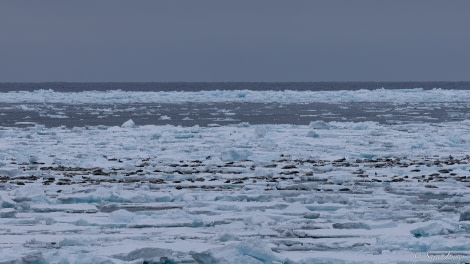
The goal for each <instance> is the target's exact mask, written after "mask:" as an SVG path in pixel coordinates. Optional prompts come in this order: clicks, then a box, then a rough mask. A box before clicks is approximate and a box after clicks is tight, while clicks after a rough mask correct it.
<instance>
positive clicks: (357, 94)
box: [0, 88, 470, 104]
mask: <svg viewBox="0 0 470 264" xmlns="http://www.w3.org/2000/svg"><path fill="white" fill-rule="evenodd" d="M465 101H470V90H446V89H440V88H435V89H432V90H424V89H422V88H415V89H397V90H387V89H383V88H381V89H375V90H365V89H364V90H355V91H349V90H341V91H293V90H284V91H252V90H215V91H199V92H182V91H178V92H177V91H175V92H136V91H122V90H109V91H83V92H55V91H53V90H36V91H33V92H28V91H17V92H7V93H1V97H0V102H1V103H66V104H85V103H93V104H108V103H116V104H119V103H185V102H246V103H273V102H278V103H310V102H323V103H348V102H393V103H424V102H426V103H429V102H465Z"/></svg>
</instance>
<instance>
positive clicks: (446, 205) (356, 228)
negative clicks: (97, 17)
mask: <svg viewBox="0 0 470 264" xmlns="http://www.w3.org/2000/svg"><path fill="white" fill-rule="evenodd" d="M88 93H89V94H88ZM88 93H81V94H79V95H78V96H77V95H70V94H66V93H56V92H53V91H39V92H35V93H33V92H31V93H27V92H23V93H6V96H5V97H3V94H2V98H1V99H0V100H2V101H3V102H9V100H17V99H18V98H19V97H21V98H22V100H23V101H25V102H30V101H34V100H38V101H41V102H42V101H48V100H49V101H50V100H65V101H66V102H69V103H80V102H81V101H82V100H85V101H86V100H89V99H90V98H94V99H93V100H98V101H99V100H111V101H112V102H113V103H120V100H157V99H155V98H152V96H157V97H158V98H166V99H168V100H181V101H184V100H186V99H184V98H191V100H199V99H197V98H199V97H198V96H199V95H197V94H196V96H195V95H194V94H189V93H188V94H184V96H182V97H181V96H180V95H181V94H177V93H176V92H175V93H172V92H165V93H163V92H162V93H152V94H151V96H142V95H141V94H140V93H137V92H134V93H127V92H123V91H115V92H111V93H101V94H97V93H99V92H88ZM208 93H209V92H208ZM211 93H219V94H220V93H222V94H223V96H226V97H223V96H222V97H220V96H219V95H217V96H218V97H210V98H219V99H220V98H225V99H226V98H229V99H230V100H252V99H249V98H256V100H261V101H262V100H268V99H266V98H262V96H263V93H257V94H256V92H252V91H242V92H234V91H230V92H223V91H215V92H214V91H211ZM302 93H304V95H305V94H307V96H306V97H295V96H297V95H296V93H294V92H292V93H291V92H279V94H274V97H272V98H277V99H273V100H291V99H289V98H294V99H292V100H297V99H299V98H308V92H302ZM335 93H337V94H335ZM344 93H351V94H350V95H344V97H339V98H346V97H347V98H349V99H348V100H356V99H355V98H362V99H360V100H363V99H364V100H369V99H366V98H368V97H366V96H365V95H364V96H363V95H362V91H356V92H353V91H348V92H338V91H337V92H331V93H327V92H325V94H326V95H325V96H324V97H318V98H319V99H318V100H343V99H335V98H338V97H337V96H336V95H338V94H344ZM389 93H390V94H393V93H394V95H401V94H405V93H406V94H407V95H406V96H405V95H403V97H398V98H399V99H397V100H398V101H399V100H402V102H405V101H406V100H418V101H419V100H423V101H424V100H428V99H427V98H426V96H428V95H424V94H425V93H424V92H423V91H422V90H419V89H417V90H407V91H395V92H392V91H387V90H377V91H374V92H372V96H374V94H377V98H375V99H377V100H379V99H378V98H382V97H381V96H382V95H385V96H386V95H387V94H389ZM430 93H431V95H429V96H431V97H432V98H436V97H435V96H436V94H437V95H438V96H441V95H442V97H437V98H439V102H441V103H442V102H447V101H449V102H450V101H453V100H454V99H455V97H452V96H454V94H453V92H452V91H444V90H438V89H436V90H433V91H431V92H430ZM459 93H463V94H461V95H459V96H460V99H461V100H465V98H466V96H468V95H467V94H466V93H468V92H466V91H459ZM30 94H31V96H29V95H30ZM41 94H44V97H42V99H41V97H40V96H39V97H38V96H37V95H41ZM416 94H418V95H416ZM419 94H420V95H419ZM33 95H34V96H33ZM147 95H148V94H147ZM316 95H320V94H316ZM327 95H328V96H329V97H327ZM415 95H416V96H415ZM67 96H68V97H67ZM88 96H90V97H88ZM203 96H206V94H205V95H201V97H200V98H201V100H202V98H203ZM276 96H277V97H276ZM407 96H411V97H407ZM413 96H415V97H413ZM65 97H67V98H65ZM104 97H106V98H104ZM64 98H65V99H64ZM181 98H183V99H181ZM247 98H248V99H247ZM260 98H261V99H260ZM270 98H271V97H270ZM322 98H323V99H322ZM400 98H401V99H400ZM410 98H411V99H410ZM417 98H421V99H417ZM462 98H464V99H462ZM166 99H165V100H166ZM219 99H217V100H219ZM225 99H223V100H225ZM388 99H390V97H389V98H388ZM67 100H69V101H67ZM206 100H207V98H206ZM221 100H222V99H221ZM253 100H254V99H253ZM302 100H307V99H302ZM311 100H313V99H311ZM357 100H359V99H357ZM371 100H372V99H371ZM380 100H382V99H380ZM384 100H385V99H384ZM446 100H447V101H446ZM469 132H470V121H466V120H465V121H458V122H445V123H423V122H420V123H406V124H380V123H376V122H348V121H347V120H346V121H344V122H324V121H316V122H312V123H311V124H309V125H286V124H279V125H274V124H271V125H250V124H247V123H241V124H238V125H224V126H207V127H199V126H193V127H182V126H171V125H166V126H156V125H139V123H137V122H134V121H132V120H129V121H127V122H125V123H123V124H122V125H121V126H88V127H73V128H67V127H65V126H62V127H45V126H42V125H34V126H29V127H1V128H0V146H1V153H0V237H1V241H0V263H144V262H146V263H433V261H434V262H435V261H436V260H439V261H441V262H443V263H459V262H456V261H460V262H461V263H465V262H469V261H470V255H469V254H470V243H469V241H470V238H469V232H470V213H469V212H470V198H469V197H470V196H469V192H470V188H469V187H470V172H469V169H470V168H469V167H470V165H469V162H470V156H468V150H469V149H470V133H469ZM446 256H447V259H444V258H445V257H446Z"/></svg>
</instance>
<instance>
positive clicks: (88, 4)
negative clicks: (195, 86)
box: [0, 0, 470, 82]
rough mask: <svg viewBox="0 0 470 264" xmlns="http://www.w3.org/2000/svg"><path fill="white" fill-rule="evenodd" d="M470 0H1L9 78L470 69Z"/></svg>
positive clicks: (227, 77) (429, 73)
mask: <svg viewBox="0 0 470 264" xmlns="http://www.w3.org/2000/svg"><path fill="white" fill-rule="evenodd" d="M469 14H470V1H466V0H461V1H444V0H442V1H435V0H423V1H412V0H403V1H399V0H398V1H397V0H393V1H392V0H390V1H377V0H370V1H366V0H357V1H352V0H345V1H336V0H325V1H314V0H306V1H296V0H291V1H287V0H285V1H277V0H233V1H223V0H214V1H205V0H200V1H194V0H188V1H174V0H171V1H170V0H169V1H158V0H151V1H150V0H149V1H140V0H136V1H118V0H113V1H105V0H100V1H95V0H80V1H62V0H60V1H59V0H58V1H50V0H42V1H22V0H11V1H10V0H2V1H1V2H0V34H1V36H0V82H6V81H25V82H30V81H33V82H35V81H413V80H416V81H428V80H429V81H430V80H448V81H459V80H470V78H469V77H470V30H469V27H470V15H469Z"/></svg>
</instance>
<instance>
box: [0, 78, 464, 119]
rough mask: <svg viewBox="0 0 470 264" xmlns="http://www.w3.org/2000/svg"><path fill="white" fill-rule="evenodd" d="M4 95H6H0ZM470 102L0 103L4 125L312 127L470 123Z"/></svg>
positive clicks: (167, 86)
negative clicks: (312, 124)
mask: <svg viewBox="0 0 470 264" xmlns="http://www.w3.org/2000/svg"><path fill="white" fill-rule="evenodd" d="M379 88H385V89H412V88H423V89H433V88H441V89H453V90H469V89H470V82H319V83H191V82H188V83H0V91H1V92H8V91H34V90H38V89H52V90H54V91H56V92H80V91H90V90H97V91H107V90H116V89H120V90H123V91H202V90H258V91H263V90H277V91H280V90H297V91H307V90H313V91H327V90H333V91H334V90H360V89H368V90H373V89H379ZM0 96H1V93H0ZM469 113H470V104H468V103H466V102H460V103H455V104H454V103H446V104H443V105H439V106H437V107H436V106H435V105H434V106H432V107H429V106H428V105H427V104H426V103H418V104H409V105H399V106H397V105H395V104H394V103H393V102H390V103H344V104H330V103H307V104H305V103H304V104H296V103H289V104H285V103H282V102H278V103H235V102H227V103H185V104H171V103H154V104H149V103H145V104H144V103H134V104H109V105H106V104H93V103H92V102H90V104H78V105H77V104H74V105H69V104H57V103H55V104H32V103H31V104H25V103H18V104H15V103H0V126H25V125H26V126H29V125H35V124H41V125H45V126H47V127H55V126H62V125H64V126H67V127H74V126H79V127H81V126H96V125H105V126H119V125H121V124H122V123H123V122H125V121H127V120H129V119H132V120H134V122H135V123H136V124H137V125H166V124H169V125H181V126H194V125H200V126H210V125H228V124H239V123H242V122H247V123H250V124H294V125H307V124H309V123H310V122H312V121H318V120H323V121H326V122H329V121H351V122H362V121H374V122H379V123H383V124H394V123H407V122H434V123H436V122H446V121H458V120H464V119H470V114H469Z"/></svg>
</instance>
